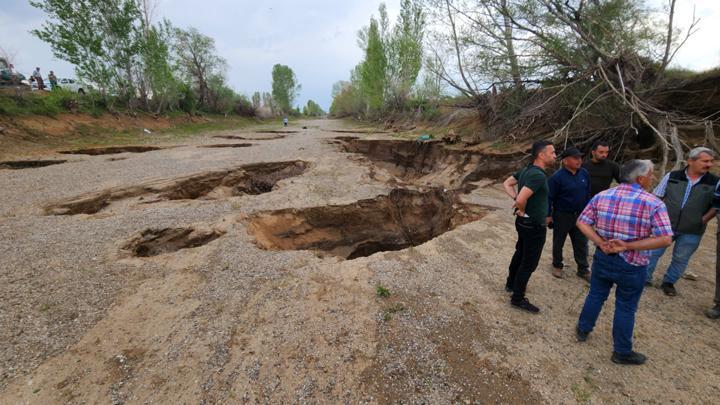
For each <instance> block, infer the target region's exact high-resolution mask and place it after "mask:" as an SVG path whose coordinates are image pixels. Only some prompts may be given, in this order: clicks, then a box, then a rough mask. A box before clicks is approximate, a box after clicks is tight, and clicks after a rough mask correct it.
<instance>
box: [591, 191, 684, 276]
mask: <svg viewBox="0 0 720 405" xmlns="http://www.w3.org/2000/svg"><path fill="white" fill-rule="evenodd" d="M578 221H581V222H582V223H584V224H587V225H594V226H595V231H596V232H597V233H598V235H600V236H601V237H602V238H603V239H605V240H610V239H619V240H622V241H626V242H632V241H636V240H641V239H646V238H650V237H657V236H672V234H673V233H672V227H671V226H670V218H669V217H668V213H667V207H665V203H663V202H662V201H660V199H659V198H657V197H655V196H654V195H652V194H650V193H648V192H647V191H645V190H643V188H642V187H641V186H640V185H639V184H621V185H619V186H617V187H615V188H611V189H609V190H607V191H603V192H602V193H600V194H598V195H596V196H595V197H593V199H592V200H590V203H589V204H588V205H587V207H585V210H583V212H582V214H580V218H579V219H578ZM620 256H621V257H622V258H623V259H624V260H625V261H626V262H628V263H629V264H631V265H633V266H645V265H647V264H648V263H649V262H650V260H649V259H650V252H649V251H647V250H627V251H625V252H622V253H620Z"/></svg>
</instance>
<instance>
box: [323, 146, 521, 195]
mask: <svg viewBox="0 0 720 405" xmlns="http://www.w3.org/2000/svg"><path fill="white" fill-rule="evenodd" d="M330 143H332V144H336V145H338V147H339V148H340V149H341V150H342V151H344V152H348V153H359V154H362V155H364V156H365V157H366V158H367V159H368V160H370V161H371V162H372V163H373V164H374V165H376V166H378V167H380V168H382V169H384V170H385V171H387V172H389V173H390V174H391V175H393V176H394V177H397V178H399V179H402V180H405V181H409V182H411V183H418V184H420V185H426V184H428V183H432V184H435V185H443V186H445V187H447V188H451V189H458V188H461V187H462V185H463V184H465V183H467V182H472V181H477V180H480V179H482V178H488V179H493V180H497V179H501V178H503V177H505V176H507V175H509V174H510V173H512V172H514V171H515V170H517V168H518V167H519V166H520V164H521V163H522V158H523V157H524V154H522V153H520V154H518V153H509V154H488V153H483V152H479V151H475V150H466V149H465V150H463V149H450V148H447V147H445V145H444V143H443V142H442V141H426V142H417V141H411V140H396V139H358V138H355V137H336V138H334V140H333V141H330Z"/></svg>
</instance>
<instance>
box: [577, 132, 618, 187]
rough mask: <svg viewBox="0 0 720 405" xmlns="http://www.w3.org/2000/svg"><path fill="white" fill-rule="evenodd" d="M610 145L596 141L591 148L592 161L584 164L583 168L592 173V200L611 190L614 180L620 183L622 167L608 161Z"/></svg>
mask: <svg viewBox="0 0 720 405" xmlns="http://www.w3.org/2000/svg"><path fill="white" fill-rule="evenodd" d="M609 154H610V144H609V143H607V141H596V142H595V143H593V145H592V148H590V160H588V161H586V162H585V163H583V168H585V170H587V171H588V173H590V185H591V187H590V198H593V197H595V196H596V195H597V194H598V193H599V192H601V191H605V190H607V189H608V188H610V183H612V181H613V180H615V181H616V182H618V183H620V166H618V164H617V163H615V162H613V161H612V160H610V159H608V155H609Z"/></svg>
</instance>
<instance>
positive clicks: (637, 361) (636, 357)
mask: <svg viewBox="0 0 720 405" xmlns="http://www.w3.org/2000/svg"><path fill="white" fill-rule="evenodd" d="M610 360H612V362H613V363H615V364H625V365H633V366H639V365H641V364H644V363H645V360H647V357H645V355H644V354H641V353H638V352H630V353H628V354H620V353H616V352H613V355H612V358H610Z"/></svg>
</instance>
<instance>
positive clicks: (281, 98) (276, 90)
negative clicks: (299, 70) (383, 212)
mask: <svg viewBox="0 0 720 405" xmlns="http://www.w3.org/2000/svg"><path fill="white" fill-rule="evenodd" d="M300 90H301V86H300V84H299V83H298V81H297V77H296V76H295V73H294V72H293V71H292V69H290V67H289V66H285V65H281V64H276V65H275V66H273V69H272V98H273V100H274V101H275V103H276V105H277V107H278V108H279V109H280V111H281V112H282V113H283V114H287V113H289V112H291V110H292V105H293V102H294V101H295V98H296V97H297V96H298V94H299V93H300Z"/></svg>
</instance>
